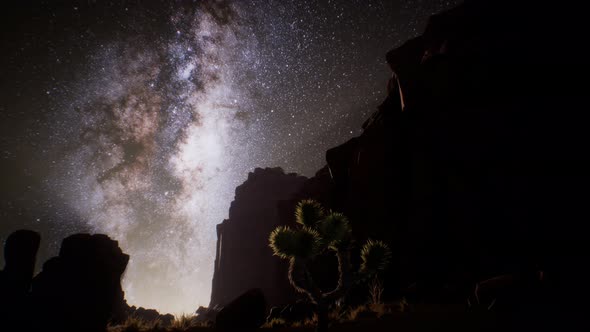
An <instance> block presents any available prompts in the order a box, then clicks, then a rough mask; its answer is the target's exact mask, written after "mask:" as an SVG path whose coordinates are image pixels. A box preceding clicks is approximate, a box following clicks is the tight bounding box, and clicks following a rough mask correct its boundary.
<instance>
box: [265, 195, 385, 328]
mask: <svg viewBox="0 0 590 332" xmlns="http://www.w3.org/2000/svg"><path fill="white" fill-rule="evenodd" d="M295 217H296V221H297V224H298V228H297V229H292V228H290V227H287V226H279V227H277V228H276V229H275V230H274V231H272V233H271V234H270V238H269V240H270V247H271V248H272V250H273V252H274V254H275V255H276V256H279V257H280V258H283V259H288V260H289V263H290V265H289V282H290V283H291V285H292V286H293V287H294V288H295V290H297V291H298V292H300V293H303V294H305V295H307V297H308V298H309V299H310V300H311V302H313V303H314V304H315V305H316V306H317V316H318V325H317V330H318V331H327V329H328V304H329V303H331V302H333V301H335V300H337V299H339V298H341V297H342V296H343V295H344V294H345V293H346V291H348V289H349V288H350V286H351V284H352V282H353V274H352V271H351V265H350V249H351V227H350V223H349V221H348V219H347V218H346V217H345V216H344V215H342V214H340V213H336V212H332V211H329V212H326V211H325V210H324V208H323V207H322V206H321V205H320V204H319V203H318V202H316V201H313V200H303V201H301V202H299V204H297V207H296V209H295ZM326 251H331V252H333V253H334V254H335V255H336V257H337V259H338V272H339V273H338V285H337V286H336V288H335V289H334V290H332V291H330V292H323V291H322V290H321V289H320V288H319V287H318V286H317V285H316V284H315V282H314V280H313V278H312V276H311V273H310V271H309V268H308V265H309V262H311V261H312V260H313V259H314V258H316V257H317V256H318V255H319V254H321V253H323V252H326ZM390 257H391V252H390V250H389V247H388V246H387V245H386V244H385V243H383V242H381V241H371V240H369V241H367V243H366V244H365V245H364V246H363V248H362V250H361V259H362V264H361V267H360V271H361V272H363V273H369V274H372V273H376V272H377V271H380V270H383V269H385V267H386V266H387V264H388V263H389V259H390Z"/></svg>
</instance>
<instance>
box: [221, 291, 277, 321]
mask: <svg viewBox="0 0 590 332" xmlns="http://www.w3.org/2000/svg"><path fill="white" fill-rule="evenodd" d="M265 319H266V300H265V299H264V294H263V293H262V290H261V289H258V288H255V289H250V290H248V291H247V292H245V293H244V294H242V295H240V296H239V297H238V298H236V299H235V300H233V301H231V302H230V303H228V304H227V305H226V306H225V307H224V308H223V309H221V311H220V312H219V313H218V314H217V318H216V319H215V327H216V328H217V329H219V330H221V331H236V330H240V331H247V330H254V329H257V328H258V327H260V326H261V325H262V324H264V321H265Z"/></svg>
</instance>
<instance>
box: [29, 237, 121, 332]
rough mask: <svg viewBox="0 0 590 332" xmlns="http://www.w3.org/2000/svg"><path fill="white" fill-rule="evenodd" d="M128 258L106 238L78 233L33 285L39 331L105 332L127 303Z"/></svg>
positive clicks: (34, 310) (49, 261)
mask: <svg viewBox="0 0 590 332" xmlns="http://www.w3.org/2000/svg"><path fill="white" fill-rule="evenodd" d="M128 261H129V256H128V255H126V254H124V253H123V252H122V251H121V249H120V248H119V245H118V243H117V242H116V241H113V240H111V239H110V238H109V237H108V236H106V235H101V234H97V235H90V234H76V235H72V236H70V237H68V238H66V239H64V240H63V242H62V246H61V249H60V252H59V256H57V257H54V258H51V259H49V260H48V261H47V262H45V264H44V265H43V270H42V271H41V273H39V274H38V275H37V276H36V277H35V278H34V280H33V287H32V298H33V301H34V304H33V305H34V306H33V312H34V313H35V316H36V319H35V321H36V322H37V324H38V325H39V326H37V328H38V329H39V330H42V329H44V330H47V329H50V330H52V331H104V329H105V328H106V326H107V323H108V322H109V319H110V318H111V317H112V316H113V313H114V312H115V311H116V310H120V309H121V308H120V306H121V305H122V303H124V302H123V291H122V289H121V276H122V274H123V272H124V271H125V268H126V267H127V262H128Z"/></svg>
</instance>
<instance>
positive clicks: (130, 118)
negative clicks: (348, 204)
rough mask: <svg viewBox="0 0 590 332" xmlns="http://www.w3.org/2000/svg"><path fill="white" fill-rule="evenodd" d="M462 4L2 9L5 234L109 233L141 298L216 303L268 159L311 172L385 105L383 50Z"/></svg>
mask: <svg viewBox="0 0 590 332" xmlns="http://www.w3.org/2000/svg"><path fill="white" fill-rule="evenodd" d="M454 4H456V1H439V0H423V1H390V0H347V1H339V0H321V1H311V0H310V1H301V0H280V1H279V0H274V1H273V0H261V1H229V0H211V1H208V0H203V1H163V0H162V1H70V2H68V1H59V2H53V1H35V2H33V3H31V4H30V3H27V2H26V1H25V4H22V5H21V7H20V8H16V9H14V10H13V11H3V16H5V17H2V21H3V23H2V24H3V25H5V26H4V27H3V29H2V34H3V35H2V54H1V55H0V56H1V59H2V77H1V78H0V82H1V89H0V94H1V98H0V114H1V118H0V120H1V134H0V135H1V137H0V139H1V141H0V154H1V155H0V158H1V163H2V164H1V165H2V172H1V173H2V191H1V199H2V203H1V204H2V205H1V223H0V238H1V239H2V240H3V239H4V238H5V237H6V236H7V235H8V234H9V232H11V231H13V230H15V229H18V228H32V229H36V230H38V231H40V232H41V233H42V236H43V245H42V252H41V257H40V260H41V261H43V260H44V259H45V258H47V257H48V256H50V255H52V254H54V253H55V251H56V250H57V248H58V246H59V242H60V240H61V238H62V237H64V236H65V235H67V234H70V233H73V232H80V231H88V232H101V233H106V234H109V235H110V236H112V237H114V238H115V239H117V240H118V241H119V242H120V244H121V246H122V247H123V249H124V250H125V251H126V252H127V253H129V254H130V255H131V261H130V264H129V267H128V270H127V272H126V276H125V280H124V288H125V291H126V297H127V299H128V301H129V302H130V303H131V304H137V305H142V306H144V307H152V308H156V309H159V310H162V311H165V312H175V313H179V312H192V311H194V309H195V308H196V307H197V306H198V305H206V304H207V303H208V301H209V294H210V289H211V276H212V271H213V258H214V248H215V245H214V243H215V240H216V235H215V225H216V224H217V223H219V222H221V221H222V220H223V218H224V217H226V216H227V211H228V208H229V204H230V202H231V201H232V199H233V194H234V189H235V187H236V186H237V185H239V184H240V183H241V182H243V181H244V180H245V179H246V177H247V174H248V172H249V171H251V170H253V169H254V168H255V167H275V166H280V167H283V168H284V169H285V170H286V171H289V172H298V173H300V174H304V175H307V176H312V175H313V174H314V172H315V171H317V170H318V169H319V168H321V167H322V166H323V165H324V163H325V162H324V153H325V151H326V150H327V149H328V148H330V147H333V146H336V145H338V144H340V143H342V142H344V141H346V140H347V139H349V138H350V137H353V136H356V135H358V134H360V126H361V124H362V122H363V121H364V119H365V118H366V117H367V116H368V115H369V114H370V113H371V112H373V111H374V109H375V107H376V105H378V104H379V102H380V101H381V100H382V99H383V98H384V93H385V91H384V90H385V89H384V88H385V84H386V82H387V79H388V76H389V75H390V73H389V70H388V69H387V67H386V64H385V61H384V54H385V52H386V51H387V50H389V49H390V48H392V47H394V46H396V45H399V44H400V43H401V42H403V41H404V40H406V39H408V38H410V37H413V36H415V35H416V34H418V33H419V32H420V31H421V29H422V28H423V26H424V24H425V23H426V19H427V18H428V16H429V15H431V14H433V13H435V12H438V11H441V10H443V9H445V8H448V7H450V6H452V5H454Z"/></svg>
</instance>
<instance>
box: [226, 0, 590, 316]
mask: <svg viewBox="0 0 590 332" xmlns="http://www.w3.org/2000/svg"><path fill="white" fill-rule="evenodd" d="M578 9H579V8H576V6H573V7H570V6H566V5H565V4H564V5H563V6H560V8H557V7H556V6H552V5H551V6H550V5H547V4H543V3H539V2H534V3H533V2H529V1H517V2H515V1H504V0H499V1H467V2H466V3H465V4H463V5H460V6H458V7H456V8H454V9H452V10H449V11H447V12H444V13H441V14H438V15H435V16H433V17H432V18H431V19H430V21H429V23H428V26H427V27H426V29H425V32H424V33H423V35H422V36H420V37H418V38H415V39H412V40H410V41H408V42H406V43H405V44H403V45H402V46H400V47H399V48H396V49H394V50H392V51H390V52H389V53H388V54H387V57H386V58H387V62H388V63H389V65H390V67H391V69H392V71H393V74H392V79H391V81H390V82H389V85H388V93H389V95H388V97H387V99H386V100H385V101H384V103H383V104H382V105H381V106H380V107H379V108H378V110H377V111H376V112H375V114H373V115H372V116H371V117H370V118H369V119H368V120H367V121H366V122H365V123H364V124H363V129H364V132H363V134H362V135H360V136H359V137H356V138H353V139H351V140H350V141H348V142H346V143H345V144H343V145H341V146H338V147H335V148H333V149H330V150H329V151H328V152H327V154H326V161H327V164H328V167H329V172H330V174H331V183H330V184H325V185H322V186H319V187H318V188H316V192H313V191H310V192H307V193H306V194H304V195H300V194H294V195H293V197H297V198H308V197H313V198H316V195H317V196H322V198H320V200H322V203H324V204H325V205H328V206H330V207H332V208H333V209H334V210H337V211H340V212H343V213H344V214H346V215H347V216H348V217H349V218H350V219H351V221H352V223H353V233H354V236H355V237H356V238H357V239H358V240H361V241H362V240H365V239H366V238H368V237H371V238H375V239H381V240H385V241H387V242H388V243H389V244H390V246H391V247H392V249H393V251H394V254H395V259H394V262H393V264H392V265H391V269H390V271H389V273H388V275H387V276H386V283H385V289H386V292H387V293H386V296H394V295H400V292H401V290H403V289H412V294H406V295H407V296H411V297H412V298H413V299H414V300H415V301H428V302H442V303H449V302H456V303H465V301H466V299H467V298H468V297H469V295H470V294H471V292H472V290H473V287H474V285H475V284H477V283H478V282H480V281H481V280H486V279H489V278H491V277H493V276H497V275H502V274H507V273H509V274H517V275H529V274H531V273H535V272H536V271H538V270H543V271H544V276H545V277H544V279H543V283H544V284H545V286H544V287H543V288H544V289H545V292H546V293H545V295H546V297H545V301H547V302H553V303H556V304H561V305H560V308H559V310H560V311H559V312H560V313H563V312H565V310H562V309H563V308H564V307H563V304H565V303H569V305H568V308H569V309H568V310H569V311H572V312H577V313H576V314H573V313H572V314H571V315H572V316H573V315H578V317H582V316H583V315H582V314H581V312H582V309H581V308H585V307H586V305H585V304H584V303H585V302H584V301H586V299H587V295H588V294H589V290H588V283H587V281H586V280H585V279H586V276H587V275H588V273H587V272H588V271H587V267H586V264H585V263H584V262H585V260H587V256H585V255H582V254H581V253H585V252H588V248H587V245H586V243H587V241H586V239H585V234H586V232H584V227H583V226H582V225H583V224H585V220H588V219H589V217H590V216H589V210H588V209H587V208H586V206H587V202H588V201H589V198H590V197H589V196H590V195H589V194H588V188H590V174H589V173H588V170H589V169H590V155H589V153H588V146H589V145H588V143H589V142H590V131H589V130H588V123H590V121H589V120H590V113H588V112H587V111H586V109H587V107H584V105H586V104H587V97H586V95H587V92H586V91H584V89H585V88H582V85H580V84H579V83H578V82H580V81H581V80H586V79H587V77H589V76H588V75H587V73H588V68H589V67H590V66H589V65H588V64H587V58H588V57H587V52H586V51H584V50H583V47H582V46H581V45H582V44H583V43H581V42H580V41H581V40H585V37H584V36H581V34H582V31H585V29H584V28H583V27H582V24H583V23H582V22H585V20H584V19H580V18H579V17H575V16H577V15H580V16H581V13H584V11H583V10H578ZM549 22H556V23H549ZM264 186H265V184H262V183H261V184H260V187H259V188H258V189H257V193H258V196H261V197H268V196H269V195H272V194H271V193H270V192H269V193H264V191H265V188H264ZM270 187H271V188H272V186H270ZM326 191H328V192H329V194H328V195H326V194H325V192H326ZM305 196H308V197H305ZM238 201H239V198H238V197H236V202H238ZM264 202H265V201H263V202H262V204H260V203H258V202H256V201H255V198H253V200H248V204H249V205H250V208H249V210H248V211H250V213H251V214H253V215H255V214H257V213H260V212H259V211H264V209H266V206H267V205H266V203H264ZM285 202H289V199H285ZM281 204H282V206H281V209H280V211H282V212H281V213H280V221H278V220H274V221H273V220H268V221H267V223H268V224H271V225H272V227H274V226H276V225H277V224H280V223H283V224H284V223H288V220H289V218H292V217H289V215H292V213H293V209H292V205H291V204H290V203H289V204H285V203H281ZM273 207H274V206H273ZM257 211H258V212H257ZM270 217H272V216H269V218H270ZM222 226H223V225H222ZM241 226H242V227H244V229H245V228H248V227H251V228H250V229H251V230H256V232H255V233H246V232H243V233H242V234H248V237H247V238H245V237H244V236H243V235H242V234H241V235H240V236H239V237H235V238H234V239H235V240H236V241H238V243H246V242H248V241H260V243H261V245H262V243H265V236H267V235H268V232H269V229H271V228H272V227H269V228H258V227H257V226H255V225H254V223H253V220H249V219H247V218H244V219H243V224H242V225H241ZM224 241H225V240H224ZM224 243H225V242H224ZM238 243H236V244H234V245H236V246H239V245H240V244H238ZM264 255H269V254H268V252H266V253H264ZM234 257H235V258H234ZM234 257H223V256H222V258H221V261H222V262H225V263H226V264H228V265H230V266H231V265H235V266H240V264H241V262H240V260H246V261H248V264H254V263H251V262H254V261H256V260H257V259H258V257H260V258H259V259H260V260H266V256H263V252H262V251H261V252H259V253H256V254H246V253H244V255H242V256H234ZM237 257H239V258H237ZM275 261H276V262H275V263H274V264H278V261H279V260H278V259H275ZM272 264H273V263H272V262H268V263H265V264H263V265H260V266H266V267H268V266H272ZM244 270H245V269H244V267H243V265H242V266H240V267H239V268H235V269H234V270H231V271H232V272H229V274H230V275H231V274H234V273H235V272H234V271H240V272H239V273H241V271H244ZM265 271H268V273H269V274H272V275H275V274H277V273H280V272H278V271H277V270H269V269H266V270H265ZM216 273H217V274H216V276H217V281H218V282H221V284H219V283H218V284H217V285H216V287H226V286H231V278H230V277H227V276H224V275H225V274H227V273H228V272H226V271H224V270H222V269H219V268H217V267H216ZM278 275H279V276H281V274H278ZM222 280H223V281H222ZM226 281H227V283H226ZM234 282H236V283H239V281H238V280H235V281H234ZM412 284H413V286H412V287H410V288H408V287H407V286H408V285H412ZM221 285H223V286H221ZM269 285H270V284H269ZM272 285H273V286H272V287H275V288H272V289H269V288H267V289H265V290H264V291H265V293H266V292H269V293H273V294H276V293H279V292H280V291H281V290H280V287H286V288H288V287H289V286H288V285H287V284H286V283H283V284H280V283H279V284H272ZM577 294H584V295H583V296H578V295H577ZM271 303H272V304H273V305H276V304H278V303H276V302H274V301H271ZM528 304H530V300H525V301H523V303H519V304H518V305H519V306H520V307H521V308H526V307H527V305H528ZM532 307H533V306H531V308H532ZM564 321H568V319H564Z"/></svg>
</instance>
